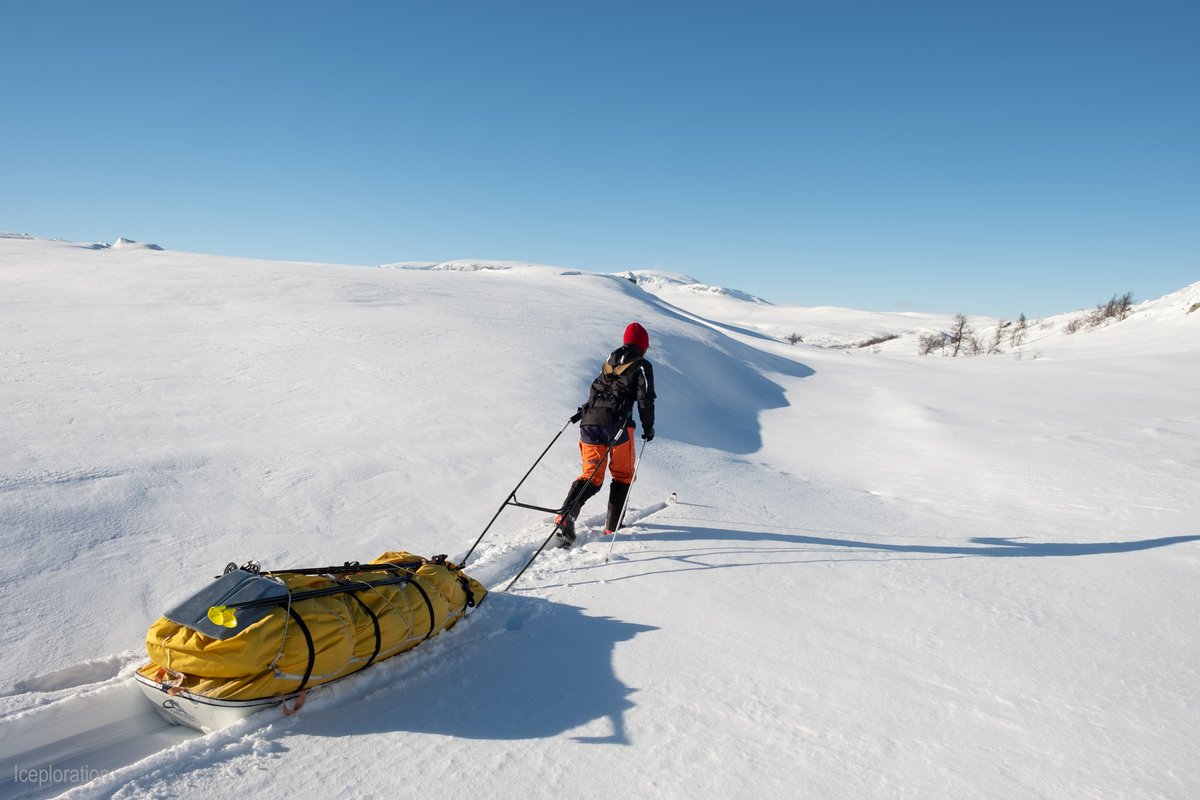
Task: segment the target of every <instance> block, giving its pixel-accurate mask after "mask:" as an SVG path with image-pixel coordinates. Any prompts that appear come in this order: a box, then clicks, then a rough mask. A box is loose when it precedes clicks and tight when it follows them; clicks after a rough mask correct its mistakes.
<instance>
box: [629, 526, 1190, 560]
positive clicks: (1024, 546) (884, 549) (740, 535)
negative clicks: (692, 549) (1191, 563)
mask: <svg viewBox="0 0 1200 800" xmlns="http://www.w3.org/2000/svg"><path fill="white" fill-rule="evenodd" d="M639 527H640V528H642V529H643V530H642V531H639V532H638V534H637V537H636V538H637V540H638V541H640V542H647V541H655V540H660V541H668V540H669V541H672V542H679V541H689V540H691V541H707V542H714V541H715V542H756V543H767V544H772V543H774V544H780V545H796V546H799V547H805V548H814V547H816V548H826V547H828V548H836V549H839V550H864V551H873V552H877V553H897V554H909V555H932V556H952V557H976V558H1056V557H1065V556H1097V555H1106V554H1113V553H1132V552H1136V551H1138V550H1151V549H1154V548H1156V547H1169V546H1171V545H1175V544H1183V543H1184V542H1194V541H1200V535H1190V536H1165V537H1160V538H1157V539H1138V540H1130V541H1123V542H1041V541H1035V540H1028V539H1026V537H1010V538H1002V537H977V538H973V539H970V540H968V541H969V544H965V545H963V544H953V545H952V544H891V543H888V542H878V541H868V540H866V539H852V538H846V539H835V538H831V537H827V536H810V535H806V534H793V533H771V532H768V531H734V530H729V529H727V528H694V527H680V526H675V525H662V524H653V523H651V524H643V525H640V526H639ZM850 535H851V536H858V535H860V534H850Z"/></svg>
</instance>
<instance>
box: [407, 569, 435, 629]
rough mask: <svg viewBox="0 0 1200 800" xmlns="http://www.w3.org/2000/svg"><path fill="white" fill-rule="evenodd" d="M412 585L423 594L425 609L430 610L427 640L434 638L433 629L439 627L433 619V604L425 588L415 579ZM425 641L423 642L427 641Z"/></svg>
mask: <svg viewBox="0 0 1200 800" xmlns="http://www.w3.org/2000/svg"><path fill="white" fill-rule="evenodd" d="M411 585H412V586H415V587H417V591H418V592H420V593H421V599H422V600H424V601H425V608H427V609H429V632H428V633H426V634H425V639H428V638H429V637H430V636H433V629H434V628H435V627H436V626H437V623H436V622H435V621H434V619H433V603H432V602H430V600H429V595H428V594H426V593H425V587H423V586H422V585H421V582H420V581H419V580H417V579H416V578H415V577H414V578H413V579H412V581H411ZM425 639H422V640H421V641H425Z"/></svg>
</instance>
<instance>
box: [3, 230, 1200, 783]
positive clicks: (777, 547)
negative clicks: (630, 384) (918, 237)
mask: <svg viewBox="0 0 1200 800" xmlns="http://www.w3.org/2000/svg"><path fill="white" fill-rule="evenodd" d="M456 263H457V266H456V267H453V268H444V269H437V268H436V266H437V265H432V264H427V265H419V264H411V263H410V264H407V265H402V266H404V267H405V268H399V269H382V268H365V267H352V266H335V265H317V264H295V263H268V262H262V261H250V260H240V259H230V258H218V257H212V256H203V255H189V254H183V253H175V252H170V251H162V250H155V249H151V248H149V247H121V248H116V247H112V248H94V247H92V246H90V245H75V244H71V243H68V242H59V241H44V240H37V239H30V238H27V237H3V238H0V408H2V409H3V420H2V423H0V546H2V552H3V553H4V558H3V561H2V566H0V608H2V609H3V611H4V619H5V624H4V625H3V626H2V627H0V642H2V646H0V795H3V796H4V797H6V798H7V797H44V796H53V795H56V794H59V793H66V795H67V796H68V797H78V798H94V797H110V796H115V797H122V798H139V797H183V798H211V797H221V798H226V800H239V799H240V798H247V799H249V798H263V797H268V798H271V797H277V798H328V797H420V798H462V797H478V798H492V797H494V798H531V797H539V798H540V797H568V798H589V797H604V798H614V797H652V798H692V797H700V798H796V797H802V798H867V797H869V798H903V797H909V798H930V797H948V798H1105V799H1107V798H1181V799H1182V798H1194V797H1197V796H1200V767H1198V766H1197V764H1198V760H1197V757H1196V743H1197V742H1198V741H1200V688H1198V687H1200V681H1198V675H1197V664H1200V657H1198V656H1200V653H1198V652H1197V644H1198V642H1200V628H1198V626H1197V619H1198V618H1200V595H1198V593H1197V591H1196V587H1197V585H1198V581H1200V521H1198V520H1200V513H1198V512H1200V500H1198V499H1197V498H1198V496H1200V493H1198V492H1197V488H1196V487H1197V485H1198V484H1200V411H1198V405H1197V397H1200V369H1197V367H1198V366H1200V357H1198V356H1200V310H1197V311H1194V312H1192V313H1189V309H1191V308H1193V307H1194V306H1195V305H1196V304H1197V303H1198V302H1200V284H1197V285H1193V286H1191V287H1187V288H1185V289H1183V290H1181V291H1180V292H1178V293H1175V294H1173V295H1169V296H1167V297H1165V298H1162V299H1159V300H1153V301H1150V302H1146V303H1142V304H1140V305H1138V306H1136V307H1135V308H1134V309H1133V314H1132V315H1131V316H1130V317H1129V318H1128V319H1126V320H1124V321H1120V322H1113V323H1110V324H1108V325H1106V326H1103V327H1100V328H1096V329H1090V330H1089V329H1085V330H1081V331H1080V332H1078V333H1075V334H1073V335H1067V334H1065V333H1064V332H1063V329H1064V328H1065V327H1066V321H1068V320H1069V319H1070V318H1071V316H1072V315H1070V314H1067V315H1065V316H1063V317H1061V318H1055V319H1051V320H1044V321H1043V320H1039V321H1034V323H1033V324H1031V326H1030V330H1029V334H1028V336H1027V338H1026V340H1025V342H1024V343H1022V344H1021V345H1020V346H1017V347H1013V346H1011V344H1008V343H1006V344H1005V346H1004V347H1003V348H1002V349H1003V351H1004V352H1003V353H1002V354H997V355H991V356H979V357H974V358H946V357H941V356H925V357H922V356H920V355H918V354H917V347H916V336H917V335H918V334H919V333H920V332H921V331H929V330H939V329H946V328H948V326H949V319H948V318H945V317H937V316H933V315H922V316H921V317H920V318H912V317H911V316H905V315H884V314H874V315H872V314H867V313H866V312H858V311H851V310H844V309H811V308H794V307H793V308H789V307H785V306H773V305H770V304H767V303H764V302H762V301H759V300H758V299H757V298H752V297H750V296H748V295H743V294H741V293H738V292H713V291H704V290H700V291H696V290H694V289H691V290H689V289H688V288H687V281H686V280H680V279H677V278H671V279H670V280H666V279H661V280H657V281H649V282H648V281H646V280H642V281H640V282H639V283H635V282H633V281H631V280H629V279H628V278H629V277H633V276H626V277H622V276H620V275H604V274H594V273H586V272H581V271H577V270H567V269H555V268H549V267H539V266H536V265H527V264H515V263H503V264H493V265H491V266H488V265H486V264H483V263H482V262H480V263H476V262H456ZM1118 288H1119V287H1118ZM1102 299H1103V298H1081V303H1086V302H1088V301H1089V300H1102ZM1016 312H1019V309H1014V316H1015V314H1016ZM632 320H638V321H640V322H641V323H642V324H644V325H645V326H646V328H647V329H648V330H649V331H650V336H651V342H652V345H651V350H650V352H649V357H650V358H651V360H652V361H653V362H654V365H655V369H656V375H657V379H658V384H659V385H658V389H659V402H658V416H659V421H658V425H657V438H656V439H655V440H654V442H653V443H651V444H649V445H648V446H646V447H645V448H644V450H643V460H642V462H641V469H640V473H639V476H638V481H637V483H636V485H635V487H634V489H633V492H632V494H631V506H632V512H631V518H632V520H633V523H632V525H631V526H630V527H629V528H627V529H625V530H624V531H622V532H621V535H620V536H619V537H618V538H617V540H616V542H615V544H614V545H613V550H612V553H613V556H612V559H611V560H608V561H606V559H605V556H606V554H607V552H608V548H609V545H610V541H609V540H605V539H604V537H601V536H599V534H598V531H597V530H596V527H597V525H598V524H599V522H600V518H599V515H600V513H601V512H602V510H603V495H601V496H600V497H599V498H597V499H595V500H593V501H592V503H591V504H590V505H589V507H587V508H586V509H585V512H584V517H585V519H584V522H585V523H586V525H585V527H584V528H583V529H582V534H581V540H582V545H581V546H578V547H576V548H575V549H573V550H571V551H553V552H547V553H544V554H543V555H542V556H540V557H539V558H538V559H537V561H536V562H535V563H534V565H533V566H532V567H531V568H530V570H529V572H527V573H526V574H525V576H524V577H523V578H522V580H521V582H520V583H519V584H517V585H516V586H515V587H514V588H513V590H512V591H510V592H507V593H506V592H503V591H500V589H501V588H502V587H503V586H504V584H505V583H506V582H507V580H508V579H509V578H510V577H511V576H512V575H514V574H515V573H516V571H517V570H518V569H519V568H520V566H521V565H522V564H523V563H524V562H525V560H526V559H528V557H529V556H530V555H532V553H533V552H534V550H535V549H536V548H537V546H538V545H540V544H541V542H542V541H543V540H544V539H545V537H546V535H547V534H548V533H549V527H548V525H547V516H548V515H545V514H542V513H541V512H531V511H528V510H522V509H508V510H505V511H504V513H503V514H501V516H500V518H499V519H498V520H497V523H496V524H495V525H494V526H493V528H492V530H491V532H489V534H488V536H487V537H486V538H485V539H484V540H483V542H482V543H481V544H480V545H479V547H478V548H477V550H476V551H475V553H474V554H473V555H472V557H471V559H470V561H469V563H468V572H470V573H471V574H473V575H474V576H476V577H478V578H480V579H481V580H482V581H484V583H485V584H487V585H488V586H489V587H491V588H492V589H493V590H494V591H493V593H492V594H491V595H490V596H489V598H488V599H487V601H486V602H485V603H484V604H483V605H482V606H481V607H480V608H478V609H477V610H475V611H474V612H473V613H472V614H471V615H470V616H469V617H468V618H467V619H466V620H465V621H464V622H463V623H462V624H460V625H459V626H457V627H456V628H454V629H453V630H452V631H450V632H448V633H446V634H444V635H443V636H440V637H438V638H437V639H434V640H431V641H429V642H427V643H425V644H423V645H421V646H420V647H419V648H417V649H416V650H415V651H413V652H411V653H408V654H405V655H402V656H399V657H396V658H394V659H391V660H389V661H387V662H383V663H380V664H377V665H375V666H373V667H372V668H371V669H369V670H367V671H366V672H364V673H361V674H359V675H356V676H354V677H351V678H348V679H346V680H344V681H342V682H340V683H338V684H335V685H333V686H330V687H326V688H324V689H321V690H319V691H315V692H313V694H312V695H311V697H310V699H309V701H308V704H307V705H306V706H305V707H304V709H303V710H302V711H301V712H300V713H299V714H298V715H296V716H293V717H285V716H283V715H282V714H281V713H280V712H279V711H277V710H271V711H266V712H262V713H260V714H258V715H257V716H254V717H251V718H249V719H247V720H245V721H243V722H240V723H237V724H235V725H233V726H231V727H229V728H226V729H223V730H220V731H218V732H215V733H212V734H209V735H207V736H199V735H197V734H196V733H195V732H190V731H187V730H185V729H182V728H177V727H171V726H168V725H167V724H166V723H165V722H164V721H162V720H160V719H159V718H158V717H157V716H156V715H155V714H154V712H153V710H152V709H151V707H150V705H149V703H148V702H147V701H145V700H144V699H143V698H142V697H141V695H140V694H139V693H138V692H137V690H136V689H135V688H134V687H133V685H132V683H131V680H130V676H131V674H132V671H133V670H134V669H135V668H136V667H137V666H138V665H139V664H140V663H141V662H142V659H143V657H144V650H143V637H144V635H145V630H146V628H147V627H148V625H149V624H150V623H151V622H152V621H153V620H154V619H155V618H156V617H158V616H159V615H160V614H161V613H162V611H163V610H164V609H166V608H168V607H170V606H171V605H173V604H174V603H176V602H178V601H180V600H181V599H183V598H184V597H186V596H187V595H189V594H191V593H192V592H194V591H196V590H197V589H198V588H200V587H201V586H203V585H204V584H206V583H207V582H208V581H210V580H211V579H212V577H213V576H214V575H216V574H218V573H219V572H220V571H221V569H222V568H223V567H224V565H225V564H226V562H229V561H237V562H239V563H241V562H243V561H246V560H249V559H258V560H260V561H261V562H262V563H263V565H264V566H265V567H268V568H271V567H274V568H284V567H297V566H311V565H317V564H329V563H341V562H342V561H346V560H366V559H369V558H372V557H374V556H376V555H378V554H379V553H382V552H384V551H385V550H391V549H406V550H409V551H412V552H415V553H419V554H423V555H433V554H435V553H448V554H449V555H450V556H451V558H461V556H462V555H463V554H464V553H465V552H466V550H467V548H468V547H469V546H470V545H471V543H472V542H473V541H474V540H475V538H476V537H477V536H478V534H479V533H480V532H481V531H482V530H483V528H484V526H485V525H486V524H487V522H488V520H489V519H490V518H491V517H492V515H493V514H494V513H495V511H496V509H497V508H498V507H499V506H500V504H501V502H502V501H503V500H504V498H505V497H506V496H507V495H508V493H509V492H510V490H511V489H512V488H513V486H514V485H515V484H516V483H517V481H518V480H520V478H521V476H522V475H523V474H524V473H525V471H526V470H527V469H528V467H529V466H530V465H531V464H532V463H533V461H534V460H535V459H536V458H537V456H538V455H539V453H541V452H542V450H543V449H544V448H545V447H546V446H547V444H549V443H550V442H551V441H552V440H554V437H555V435H556V434H557V433H558V432H559V431H560V430H561V429H562V428H563V426H565V425H567V419H568V417H569V416H570V415H571V413H572V412H573V411H574V409H575V407H576V406H577V405H579V403H580V402H582V400H583V399H584V398H585V396H586V391H587V387H588V384H589V383H590V381H591V379H592V377H593V374H594V373H595V372H596V371H597V369H598V368H599V365H600V362H601V360H602V359H603V357H604V356H605V355H606V354H607V353H608V351H609V350H610V349H612V348H613V347H614V346H616V345H617V344H618V343H619V341H620V336H621V333H622V331H623V329H624V327H625V325H626V324H627V323H628V322H630V321H632ZM997 322H998V321H996V320H981V321H980V330H981V331H985V329H986V328H987V326H988V325H992V326H994V325H996V324H997ZM793 332H794V333H799V334H802V335H804V334H809V336H806V341H805V342H804V343H799V344H796V345H789V344H787V343H785V342H784V341H781V339H782V338H783V337H785V336H786V335H788V334H789V333H793ZM879 333H883V334H887V333H895V334H897V336H898V337H899V338H897V339H894V340H891V341H889V342H887V343H886V344H883V345H880V346H878V347H869V348H850V349H836V348H832V347H827V348H822V347H819V346H815V345H816V344H821V343H837V342H841V343H852V342H854V341H856V340H859V339H861V338H864V336H872V335H875V334H879ZM983 335H984V337H985V338H986V333H984V334H983ZM814 338H815V339H816V340H817V341H816V342H815V343H809V341H810V339H814ZM577 456H578V453H577V449H576V445H575V430H574V428H573V427H567V429H566V430H565V432H564V433H563V435H562V436H561V437H560V438H559V439H558V440H557V441H556V442H555V444H554V446H553V447H551V448H550V450H549V452H548V453H547V455H546V458H545V459H544V461H543V462H542V464H541V465H540V466H539V468H538V469H537V470H535V471H534V472H533V474H532V475H531V476H530V477H529V479H528V481H527V482H526V483H525V485H524V486H523V487H522V488H521V491H520V492H519V497H520V499H521V500H522V501H524V502H532V503H535V504H545V505H551V506H553V505H557V504H558V503H559V502H560V501H561V500H562V495H563V494H564V492H565V491H566V488H567V484H568V483H569V482H570V480H571V479H572V478H573V477H574V476H575V474H576V472H577V470H578V465H577ZM672 492H674V493H677V495H678V499H679V502H678V503H676V504H674V505H665V504H664V502H663V501H664V499H665V498H666V497H667V496H668V495H669V494H670V493H672Z"/></svg>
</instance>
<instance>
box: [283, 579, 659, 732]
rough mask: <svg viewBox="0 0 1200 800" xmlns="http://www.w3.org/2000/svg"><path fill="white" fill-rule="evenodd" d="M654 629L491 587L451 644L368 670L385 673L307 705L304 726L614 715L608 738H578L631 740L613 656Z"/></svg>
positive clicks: (552, 726) (480, 723)
mask: <svg viewBox="0 0 1200 800" xmlns="http://www.w3.org/2000/svg"><path fill="white" fill-rule="evenodd" d="M653 630H657V629H656V628H654V627H652V626H648V625H638V624H635V623H630V622H622V621H620V620H615V619H612V618H611V617H593V616H588V615H587V614H584V613H583V611H582V610H581V609H579V608H576V607H574V606H569V605H565V604H562V603H554V602H551V601H549V600H545V599H542V598H537V597H527V596H521V595H516V594H506V593H502V592H493V593H492V594H490V595H488V597H487V600H486V601H485V602H484V603H483V604H482V605H481V606H480V607H479V608H478V609H477V610H476V611H475V612H473V613H472V614H471V615H469V616H468V618H467V619H466V620H465V622H464V623H462V627H461V628H458V629H456V630H452V631H450V632H449V633H448V634H443V636H446V637H447V639H448V640H449V641H447V642H446V644H448V645H450V646H449V647H438V646H437V645H439V644H441V643H440V642H438V641H437V640H436V639H435V640H433V641H432V642H430V643H427V644H425V645H422V646H418V647H417V648H416V649H415V650H414V651H412V652H410V653H402V654H400V655H398V656H396V657H395V658H394V659H389V661H388V662H384V663H382V664H380V665H377V666H375V667H372V668H371V669H369V670H367V671H366V673H372V672H375V671H377V670H379V671H380V675H379V676H377V677H374V678H371V679H369V680H370V682H369V683H366V684H363V685H362V686H361V687H359V688H358V689H357V690H356V689H350V690H349V692H347V693H348V694H350V695H352V696H353V698H352V697H342V698H340V700H334V701H333V702H329V703H322V704H321V705H322V706H325V707H324V708H321V707H318V708H311V709H306V710H305V714H304V716H305V717H306V718H307V719H306V720H305V722H304V728H305V732H306V733H310V734H315V735H324V736H352V735H356V734H363V733H372V732H380V731H410V732H421V733H437V734H443V735H446V736H458V737H465V738H470V739H536V738H546V737H553V736H558V735H561V734H562V733H564V732H566V731H569V730H572V729H574V728H578V727H580V726H582V725H585V724H587V723H590V722H593V721H595V720H600V719H607V720H608V721H609V722H608V727H609V729H610V731H611V732H610V733H608V734H607V735H602V736H578V737H575V740H576V741H580V742H589V743H609V744H628V741H629V740H628V737H627V736H626V733H625V722H624V714H625V712H626V711H627V710H628V709H630V708H632V707H633V705H634V704H633V702H632V701H631V700H630V696H631V695H633V694H634V692H635V691H636V689H635V688H633V687H629V686H626V685H625V684H624V683H622V682H621V681H620V680H619V679H618V678H617V676H616V673H615V672H614V670H613V652H614V650H615V649H616V646H617V644H618V643H620V642H625V641H628V640H630V639H632V638H634V637H635V636H637V635H638V634H640V633H645V632H647V631H653ZM439 638H441V637H439ZM431 644H432V645H434V646H433V647H429V645H431ZM426 648H428V650H427V652H426V656H425V658H424V659H422V663H421V664H420V665H419V666H417V667H416V668H415V669H409V668H403V667H402V668H401V669H399V670H396V673H395V674H392V675H386V673H387V672H388V671H389V667H390V666H391V665H392V664H393V663H395V662H404V661H405V660H406V659H412V658H413V657H414V656H416V655H417V654H418V653H419V652H420V651H421V650H423V649H426ZM366 673H364V674H363V675H362V676H361V677H363V678H367V677H368V675H367V674H366ZM381 687H382V688H381ZM330 688H334V687H330ZM337 688H339V689H340V688H341V687H340V686H339V687H337ZM347 688H349V687H347ZM331 700H332V698H331Z"/></svg>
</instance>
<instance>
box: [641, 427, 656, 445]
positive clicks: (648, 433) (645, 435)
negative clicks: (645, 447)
mask: <svg viewBox="0 0 1200 800" xmlns="http://www.w3.org/2000/svg"><path fill="white" fill-rule="evenodd" d="M642 439H643V440H644V441H647V442H652V441H654V428H646V429H645V430H644V431H642Z"/></svg>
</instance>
